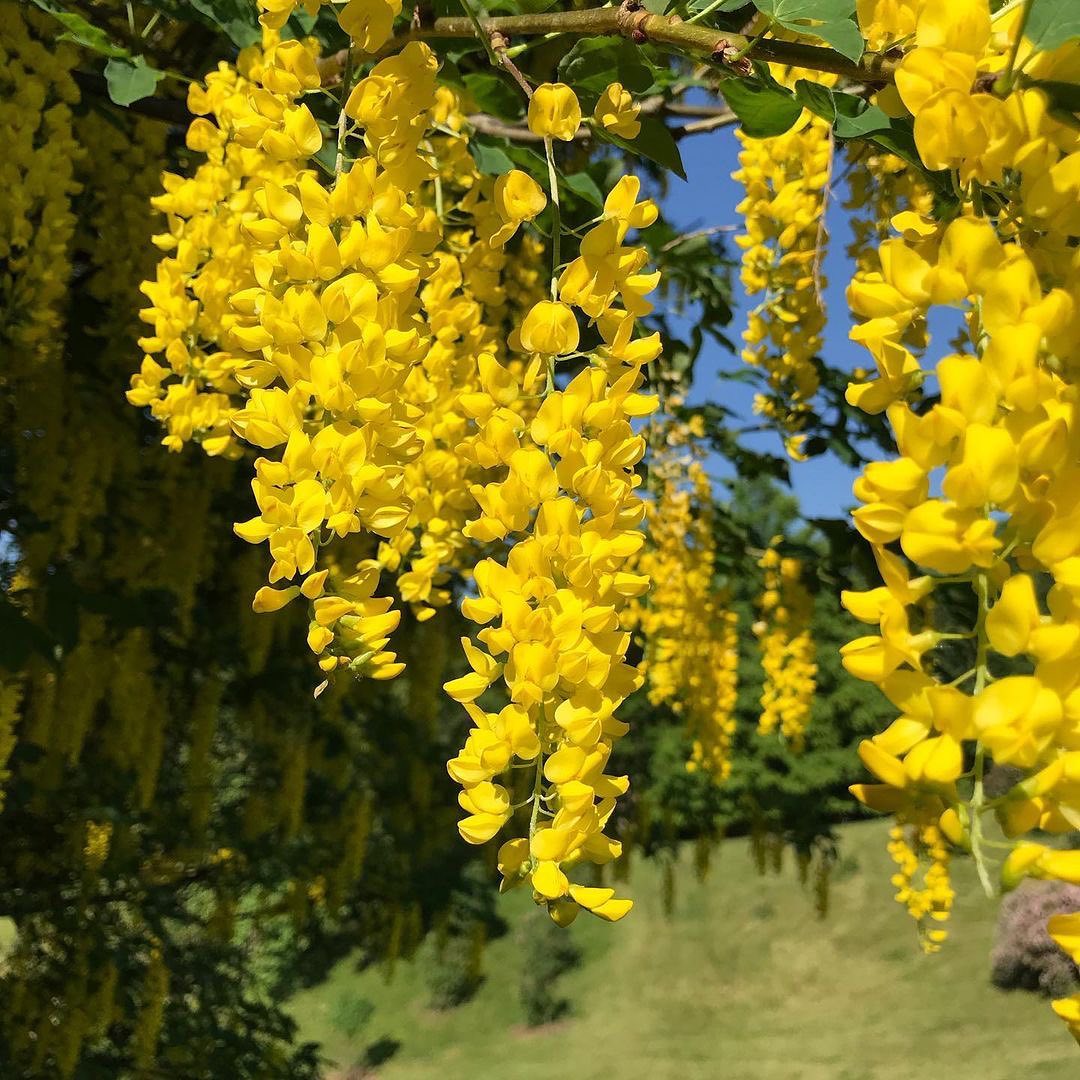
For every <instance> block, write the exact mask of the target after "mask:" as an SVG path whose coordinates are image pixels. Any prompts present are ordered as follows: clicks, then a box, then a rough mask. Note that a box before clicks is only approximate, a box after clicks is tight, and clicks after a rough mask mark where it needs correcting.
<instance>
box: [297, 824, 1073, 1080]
mask: <svg viewBox="0 0 1080 1080" xmlns="http://www.w3.org/2000/svg"><path fill="white" fill-rule="evenodd" d="M841 832H842V840H841V858H842V862H843V867H842V869H841V872H840V873H839V874H837V875H836V876H837V878H838V879H839V880H836V881H834V883H833V887H832V895H831V903H830V911H829V915H828V918H827V919H825V920H824V921H819V920H818V918H817V917H816V915H815V913H814V910H813V903H812V898H811V896H810V895H809V894H808V893H807V892H804V891H803V890H802V888H801V887H800V886H799V884H798V881H797V879H796V875H795V868H794V866H793V865H791V862H790V860H789V862H788V864H787V865H785V867H784V869H783V871H782V873H781V874H780V875H779V876H771V875H770V876H768V877H765V878H761V877H758V876H757V874H756V872H755V871H754V868H753V865H752V863H751V860H750V857H749V851H748V845H747V843H746V842H745V841H742V840H734V841H730V842H728V843H726V844H724V845H723V846H722V849H721V850H720V851H718V852H717V853H716V855H715V856H714V861H713V869H712V871H711V873H710V875H709V877H708V879H707V880H706V881H705V882H703V883H700V882H698V881H697V880H696V879H695V876H694V872H693V866H692V859H691V852H690V851H689V850H687V851H686V852H684V854H683V858H682V860H681V863H680V865H679V867H678V875H677V889H676V895H675V903H674V910H673V911H672V913H671V915H670V916H668V915H665V913H664V911H663V903H662V882H661V873H660V869H659V867H658V866H657V865H656V864H654V863H649V862H646V861H643V860H639V861H637V862H636V863H635V865H634V867H633V873H632V876H631V880H630V883H629V885H628V886H627V889H628V891H629V893H630V894H631V895H632V896H633V897H634V898H635V900H636V901H637V906H636V908H635V910H634V912H633V913H632V914H631V915H630V917H629V918H627V919H626V920H625V921H624V922H622V923H620V924H619V925H617V926H608V925H605V924H601V923H599V922H598V921H597V920H592V919H585V918H581V919H579V920H578V922H577V923H576V924H575V925H574V927H573V928H572V929H571V931H570V933H573V934H575V935H576V936H577V938H578V941H579V943H580V944H581V946H582V948H583V949H584V950H585V962H584V963H583V964H582V966H581V967H580V968H578V969H577V970H575V971H573V972H571V973H569V974H568V975H566V976H565V977H564V978H563V979H561V980H560V985H559V992H560V993H563V994H565V995H566V996H568V997H569V998H570V1000H571V1002H572V1004H573V1011H572V1015H571V1016H570V1017H568V1018H567V1019H566V1020H565V1021H562V1022H560V1023H559V1024H557V1025H554V1026H552V1027H550V1028H546V1029H540V1030H538V1031H533V1032H531V1031H528V1030H527V1029H525V1028H524V1026H523V1021H522V1014H521V1009H520V1006H519V1004H518V1000H517V992H518V980H519V976H520V972H521V951H520V932H521V931H520V927H521V924H522V920H523V919H526V918H541V917H543V916H542V914H541V913H540V912H538V911H536V910H534V909H533V907H532V905H531V903H529V901H528V897H526V896H517V895H515V896H511V897H506V898H504V899H503V900H502V901H500V902H501V903H502V905H503V914H504V915H505V916H506V918H507V920H508V921H509V922H510V925H511V928H510V932H509V933H508V934H507V935H506V936H505V937H504V938H502V939H500V940H498V941H496V942H493V943H492V944H491V945H490V946H489V948H488V950H487V952H486V954H485V958H484V972H485V975H486V979H485V982H484V984H483V986H482V987H481V988H480V990H479V992H478V993H477V995H476V997H475V999H474V1000H473V1001H471V1002H469V1003H468V1004H466V1005H464V1006H461V1007H460V1008H458V1009H455V1010H452V1011H450V1012H446V1013H436V1012H433V1011H431V1010H430V1009H428V1008H427V1005H426V1001H427V990H426V987H425V983H424V962H425V961H424V957H425V955H426V954H424V953H422V954H421V956H420V957H419V958H418V959H417V960H415V961H412V962H409V963H401V964H398V965H397V969H396V971H395V973H394V976H393V978H392V980H391V981H390V982H386V981H385V980H384V977H383V974H382V973H381V972H380V971H378V970H369V971H366V972H362V973H357V971H356V970H355V963H354V962H352V961H350V960H345V961H343V962H342V963H341V964H339V965H338V966H337V967H336V968H335V969H334V971H333V973H332V975H331V977H330V979H329V980H328V981H327V982H326V983H325V984H323V985H322V986H319V987H317V988H315V989H313V990H310V991H306V992H304V993H302V994H300V995H298V996H297V997H296V999H295V1001H294V1010H295V1014H296V1016H297V1018H298V1019H299V1020H300V1022H301V1027H302V1032H301V1033H302V1035H303V1036H304V1037H306V1038H313V1039H318V1040H320V1041H322V1042H323V1044H324V1046H325V1050H326V1053H327V1055H328V1056H329V1057H331V1058H333V1059H334V1060H335V1061H336V1062H338V1063H339V1064H340V1065H342V1066H344V1065H348V1064H351V1063H353V1062H355V1061H356V1060H357V1059H358V1058H359V1057H360V1056H361V1055H362V1053H363V1044H364V1042H373V1041H375V1040H379V1039H382V1040H388V1041H387V1042H384V1043H383V1045H384V1047H391V1046H393V1045H394V1044H399V1045H398V1046H397V1049H396V1051H395V1052H394V1053H393V1056H392V1057H391V1058H390V1059H389V1060H388V1061H386V1062H385V1063H384V1064H382V1065H381V1066H380V1067H379V1069H378V1075H379V1076H380V1077H381V1078H383V1080H436V1078H439V1080H444V1078H445V1080H457V1078H459V1077H461V1078H470V1080H486V1078H487V1077H491V1078H506V1080H534V1078H535V1080H551V1078H553V1077H556V1076H559V1077H562V1076H565V1077H572V1078H573V1080H609V1078H610V1077H613V1076H615V1077H619V1078H620V1080H639V1078H640V1080H698V1078H701V1080H712V1078H717V1080H914V1078H916V1077H930V1076H933V1077H941V1078H943V1080H1018V1078H1021V1077H1033V1078H1034V1077H1038V1078H1039V1080H1065V1078H1066V1077H1068V1078H1070V1080H1075V1078H1076V1077H1077V1076H1080V1050H1078V1049H1077V1047H1076V1046H1075V1045H1074V1043H1073V1041H1072V1039H1071V1037H1070V1036H1069V1035H1068V1034H1067V1033H1066V1031H1065V1028H1064V1026H1063V1025H1062V1024H1061V1023H1060V1021H1058V1020H1057V1018H1056V1017H1055V1016H1054V1015H1053V1013H1052V1012H1051V1010H1050V1008H1049V1005H1048V1004H1046V1002H1045V1001H1042V1000H1040V999H1039V998H1036V997H1034V996H1032V995H1030V994H1025V993H1013V994H1006V993H1003V992H1001V991H999V990H997V989H995V988H994V987H993V986H991V985H990V982H989V979H988V968H989V963H988V954H989V949H990V943H991V938H992V933H993V924H994V919H995V905H994V904H993V903H991V902H990V901H987V900H986V899H985V898H984V897H983V895H982V893H981V891H980V890H979V889H978V886H977V883H976V881H975V878H974V873H973V870H972V867H971V866H970V865H968V864H961V865H959V866H957V867H956V868H955V877H956V881H957V886H958V890H959V892H960V896H959V898H958V901H957V905H956V910H955V913H954V917H953V920H952V923H951V931H952V932H951V936H950V938H949V941H948V942H947V943H946V946H945V948H944V950H943V951H942V952H941V953H940V954H939V955H937V956H931V957H926V956H923V955H922V953H921V951H920V950H919V947H918V943H917V940H916V936H915V932H914V929H913V927H912V925H911V924H910V922H909V920H908V919H907V917H906V916H905V914H904V913H903V911H902V910H901V909H900V908H899V906H898V905H897V904H895V903H894V902H893V900H892V890H891V886H890V884H889V876H890V873H891V865H892V864H891V862H890V861H889V858H888V856H887V854H886V853H885V828H884V826H883V825H882V824H880V823H876V822H875V823H871V824H862V825H852V826H848V827H846V828H844V829H843V830H841ZM352 992H356V993H360V994H362V995H364V996H365V997H368V998H370V999H371V1000H373V1001H374V1002H376V1006H377V1007H376V1011H375V1014H374V1018H373V1019H372V1021H371V1023H370V1025H369V1026H368V1028H367V1029H366V1031H365V1033H364V1035H363V1037H362V1038H361V1039H360V1040H357V1041H354V1042H352V1043H350V1041H349V1040H347V1039H344V1038H343V1037H342V1036H341V1035H340V1033H338V1032H335V1030H334V1028H333V1026H332V1024H331V1022H330V1015H331V1011H332V1009H333V1004H334V1002H335V1000H336V999H337V998H339V997H340V996H341V995H343V994H345V993H352Z"/></svg>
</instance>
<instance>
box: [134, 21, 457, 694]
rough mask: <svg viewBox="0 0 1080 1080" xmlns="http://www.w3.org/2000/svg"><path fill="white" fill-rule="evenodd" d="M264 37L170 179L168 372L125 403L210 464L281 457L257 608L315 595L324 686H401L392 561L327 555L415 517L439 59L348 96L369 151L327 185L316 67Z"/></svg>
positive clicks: (149, 363) (155, 368)
mask: <svg viewBox="0 0 1080 1080" xmlns="http://www.w3.org/2000/svg"><path fill="white" fill-rule="evenodd" d="M267 39H268V41H269V42H270V44H268V45H267V47H266V48H265V49H264V51H263V52H262V53H261V54H259V53H253V54H250V55H249V56H248V57H246V58H245V61H244V62H245V69H246V71H247V74H248V75H249V76H250V80H249V81H248V82H246V83H245V82H243V80H242V79H241V78H240V77H238V76H236V75H234V74H233V73H232V72H231V71H229V70H228V69H223V70H221V71H219V72H217V73H215V75H213V76H211V78H210V79H209V80H208V83H207V88H206V90H205V91H203V90H202V89H201V88H193V91H192V94H191V98H192V101H191V104H192V107H193V110H194V111H196V112H210V113H212V114H213V115H214V117H215V119H216V120H217V124H216V125H214V124H210V123H209V122H208V121H205V120H202V119H201V118H200V119H197V120H195V121H194V122H193V124H192V126H191V130H190V131H189V134H188V142H189V145H192V146H193V148H195V149H204V150H206V151H207V152H208V154H209V160H208V162H207V163H206V165H205V166H202V167H201V168H200V171H198V172H196V175H195V177H194V179H193V180H190V181H183V180H180V179H179V178H176V179H175V180H174V181H170V182H169V186H170V188H171V190H170V191H169V193H168V195H167V196H165V197H164V198H163V200H162V207H161V208H162V209H165V210H167V211H168V212H169V213H170V214H172V215H174V217H173V218H172V219H171V221H174V222H175V225H174V226H173V228H172V229H171V231H170V235H172V234H173V233H175V234H177V240H176V245H175V246H176V250H177V255H176V256H174V257H172V258H169V259H166V260H164V261H163V263H162V265H161V266H160V267H159V273H158V281H157V282H156V283H152V284H148V285H147V286H146V287H145V288H146V291H147V293H148V295H150V296H151V299H152V300H153V301H154V307H153V308H152V309H150V310H149V311H147V312H146V313H144V317H145V318H146V319H147V321H150V322H151V323H152V324H153V325H154V327H155V331H156V333H155V336H154V338H152V339H144V341H143V345H144V347H145V348H147V350H148V351H160V352H162V353H164V355H165V357H166V359H167V360H168V362H169V364H170V367H169V368H165V367H164V366H163V365H160V364H158V363H157V361H155V360H153V359H152V358H149V357H148V358H147V360H145V361H144V364H143V370H142V372H141V374H140V376H138V377H136V380H135V383H134V388H133V391H132V393H131V395H129V396H130V397H131V399H132V401H133V403H135V404H145V403H150V405H151V409H152V411H153V412H154V413H155V414H156V415H158V416H159V417H161V418H163V419H166V420H167V422H168V424H169V427H170V436H169V440H170V441H169V444H170V445H171V446H172V445H174V444H176V446H177V448H178V446H179V444H180V443H182V442H183V440H184V437H185V436H190V435H191V434H193V433H195V432H196V431H200V432H201V438H202V442H203V445H204V447H206V448H207V449H208V451H209V452H211V453H214V452H224V451H232V450H233V442H232V440H233V439H234V438H235V439H236V440H238V441H239V442H241V443H246V444H248V445H250V446H254V447H257V448H259V449H261V450H274V449H277V448H281V454H280V457H260V458H259V459H258V460H257V461H256V462H255V479H254V480H253V483H252V487H253V491H254V494H255V499H256V503H257V505H258V508H259V514H258V516H257V517H255V518H253V519H251V520H250V521H247V522H243V523H240V524H238V525H237V526H236V531H237V534H238V535H239V536H241V537H242V538H243V539H245V540H247V541H249V542H250V543H262V542H265V543H267V544H268V546H269V552H270V556H271V560H272V565H271V568H270V573H269V585H268V586H266V587H264V588H262V589H260V590H259V592H258V593H257V595H256V597H255V603H254V606H255V610H256V611H267V612H268V611H274V610H277V609H279V608H281V607H283V606H284V605H285V604H287V603H289V602H290V601H291V600H292V599H294V598H295V597H297V596H301V595H302V596H303V597H304V598H305V599H306V600H307V601H308V602H309V603H310V605H311V611H312V617H311V625H310V632H309V634H308V644H309V646H310V648H311V650H312V651H313V652H314V653H315V654H316V655H317V656H318V657H319V666H320V667H321V668H322V670H323V671H324V672H325V673H326V674H327V675H328V676H329V675H331V674H333V673H334V672H335V671H336V670H338V669H339V668H348V669H349V670H350V671H351V672H352V673H354V674H357V675H361V674H363V675H369V676H372V677H375V678H390V677H392V676H393V675H395V674H397V673H398V672H399V671H400V670H401V667H402V665H401V664H399V663H397V661H396V658H395V656H394V654H393V653H392V652H388V651H387V650H386V648H385V646H386V644H387V641H388V637H389V634H390V633H391V632H392V631H393V629H394V628H395V626H396V625H397V622H398V620H399V618H400V615H399V614H398V613H397V612H394V611H391V610H389V608H390V601H389V600H386V599H380V598H377V597H376V596H375V594H374V590H375V587H376V585H377V583H378V576H379V566H378V564H377V563H374V562H371V561H370V560H369V561H361V562H360V563H359V564H357V563H356V562H355V560H353V561H352V562H351V563H349V562H348V561H342V560H341V559H340V558H338V557H337V556H336V555H333V554H330V555H327V556H326V557H324V558H321V559H320V554H319V553H320V549H322V548H323V547H325V546H327V545H329V544H331V543H332V541H333V540H334V539H335V538H337V539H338V540H339V541H343V540H344V539H345V538H347V537H349V536H351V535H353V534H357V533H360V534H362V535H365V536H375V537H381V538H383V539H385V540H387V541H393V539H394V538H395V537H397V536H399V535H401V533H402V532H403V531H404V530H405V528H406V526H407V525H408V522H409V519H410V514H411V510H412V506H411V501H410V499H409V497H408V495H407V493H406V491H405V474H404V470H405V468H406V466H407V465H408V464H409V463H410V462H411V461H413V460H414V459H415V458H416V457H417V455H418V454H419V453H420V451H421V449H422V444H421V441H420V438H419V436H418V434H417V431H416V422H417V420H418V418H419V417H420V415H421V413H420V410H419V408H417V406H415V405H414V404H411V403H410V402H409V401H408V399H407V397H406V395H405V394H404V393H403V390H404V386H405V383H406V381H407V379H408V377H409V374H410V372H411V370H412V368H413V367H414V365H415V364H416V363H417V362H418V360H419V359H420V358H421V356H423V355H424V352H425V349H426V345H427V341H428V338H427V327H426V324H425V323H424V322H422V321H421V320H420V319H418V318H417V315H416V312H417V307H418V291H419V289H420V286H421V283H422V281H423V280H424V278H425V277H426V276H427V275H428V274H429V273H430V271H431V269H432V267H433V264H432V263H431V262H430V260H429V258H428V255H429V253H430V252H431V250H432V249H433V248H434V246H435V245H436V243H437V242H438V239H439V236H440V225H439V222H438V220H437V219H436V217H435V215H434V212H433V211H432V210H431V209H429V208H427V207H426V206H424V205H423V203H422V201H421V199H420V197H419V192H420V190H421V188H422V186H423V185H424V183H425V182H427V181H429V180H430V179H431V178H432V177H433V176H434V168H433V167H432V165H431V164H430V163H429V161H428V160H427V158H426V157H425V154H424V152H423V150H422V146H421V144H422V143H423V141H424V139H425V137H426V134H427V131H428V129H429V126H430V124H431V122H432V114H433V110H434V108H435V105H436V99H435V67H436V63H435V59H434V56H433V54H432V53H431V52H430V50H429V49H428V48H427V47H426V46H425V45H422V44H419V43H411V44H409V45H407V46H406V47H405V49H404V50H403V51H402V52H401V53H400V54H398V55H396V56H391V57H388V58H386V59H385V60H382V61H380V62H379V63H378V64H376V65H375V66H374V67H373V68H372V70H371V72H370V74H369V75H368V76H367V77H366V78H363V79H361V80H360V81H359V82H358V83H357V84H356V85H355V87H352V88H351V91H350V92H349V94H348V99H347V101H345V103H344V106H343V110H344V113H345V115H346V117H347V118H349V119H351V120H352V121H355V123H356V124H357V126H358V128H359V129H360V131H361V132H362V137H363V145H364V149H365V150H366V153H365V154H363V155H361V156H360V157H359V158H358V159H357V160H356V161H355V162H354V163H353V164H352V167H351V168H349V169H348V170H347V171H346V170H345V169H344V168H342V167H341V163H342V155H341V154H339V169H338V172H337V174H336V176H335V178H334V182H333V183H332V185H331V186H330V187H326V186H324V185H323V184H322V183H321V182H320V180H319V178H318V176H317V174H316V172H315V171H313V170H312V169H311V168H310V167H309V166H308V162H309V159H310V157H311V156H312V155H313V154H315V153H316V152H317V151H318V150H319V148H320V147H321V145H322V136H321V134H320V131H319V128H318V125H317V123H316V121H315V119H314V116H313V115H312V113H311V111H310V109H309V108H308V106H307V105H306V104H305V103H304V102H303V101H302V100H301V99H302V97H303V95H304V94H305V93H307V92H310V91H312V90H314V89H317V88H318V87H319V85H320V76H319V72H318V69H317V67H316V63H315V61H316V57H315V54H314V53H313V52H312V51H311V50H310V49H309V48H308V47H307V46H306V45H304V44H303V43H300V42H295V41H289V42H282V43H276V42H274V35H273V33H272V32H270V31H267ZM346 89H348V88H346ZM206 230H209V233H207V231H206ZM223 230H224V235H222V231H223ZM211 241H216V242H211ZM166 246H172V245H166ZM223 250H224V251H226V252H227V253H228V254H227V257H226V258H224V259H222V258H221V257H220V252H222V251H223ZM204 252H209V253H210V258H209V260H208V261H206V262H203V261H202V259H203V258H204V255H203V253H204ZM200 390H205V392H202V393H200ZM200 399H202V400H200ZM234 399H236V400H234ZM174 402H184V404H183V406H182V408H180V410H179V411H180V413H181V414H182V416H183V420H182V421H178V416H177V413H178V409H177V408H176V407H175V406H174V404H173V403H174ZM204 402H205V406H204V405H203V403H204ZM200 409H201V411H200ZM177 427H179V428H180V430H179V431H177V430H176V428H177ZM223 427H224V428H225V430H224V431H222V430H221V429H222V428H223ZM208 442H209V443H210V445H209V446H208V445H207V444H208Z"/></svg>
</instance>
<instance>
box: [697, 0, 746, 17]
mask: <svg viewBox="0 0 1080 1080" xmlns="http://www.w3.org/2000/svg"><path fill="white" fill-rule="evenodd" d="M714 3H715V0H692V2H691V4H690V7H689V10H690V14H691V15H696V14H697V13H698V12H699V11H704V10H705V9H706V8H712V10H713V11H715V12H721V11H738V10H739V8H744V7H746V6H747V4H749V3H750V0H724V2H723V3H722V4H720V5H719V6H718V7H713V4H714Z"/></svg>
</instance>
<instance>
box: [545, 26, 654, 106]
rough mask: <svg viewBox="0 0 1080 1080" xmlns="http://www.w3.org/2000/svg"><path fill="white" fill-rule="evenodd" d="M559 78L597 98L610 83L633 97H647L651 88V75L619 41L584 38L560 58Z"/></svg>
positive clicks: (635, 51)
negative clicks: (636, 95)
mask: <svg viewBox="0 0 1080 1080" xmlns="http://www.w3.org/2000/svg"><path fill="white" fill-rule="evenodd" d="M559 77H560V78H561V79H562V80H563V81H564V82H567V83H569V84H570V85H571V86H573V87H574V89H575V90H585V91H588V92H591V93H593V94H596V95H597V96H599V95H600V94H602V93H603V92H604V91H605V90H606V89H607V88H608V85H609V84H611V83H613V82H619V83H622V84H623V86H624V87H626V89H627V90H629V91H630V92H631V93H633V94H647V93H649V92H650V91H651V90H652V88H653V73H652V71H650V70H649V67H648V65H646V64H645V63H644V62H643V61H642V59H641V54H640V52H639V50H638V48H637V47H636V46H634V45H632V44H631V43H630V42H629V41H625V40H624V39H622V38H620V39H618V40H615V41H610V40H605V39H603V38H584V39H582V40H581V41H579V42H578V43H577V44H576V45H575V46H574V47H573V48H572V49H571V50H570V52H568V53H567V54H566V56H564V57H563V59H562V61H561V62H560V64H559Z"/></svg>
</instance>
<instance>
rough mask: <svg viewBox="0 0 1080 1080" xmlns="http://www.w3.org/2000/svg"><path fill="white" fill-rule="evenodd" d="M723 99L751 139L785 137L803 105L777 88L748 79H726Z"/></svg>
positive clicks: (723, 86)
mask: <svg viewBox="0 0 1080 1080" xmlns="http://www.w3.org/2000/svg"><path fill="white" fill-rule="evenodd" d="M720 91H721V93H722V94H723V95H724V100H725V101H726V102H727V103H728V105H730V106H731V111H732V112H733V113H734V114H735V115H736V116H737V117H738V118H739V122H740V123H741V124H742V129H743V131H744V132H745V133H746V134H747V135H749V136H750V138H752V139H769V138H772V137H773V136H774V135H783V134H784V132H785V131H787V130H788V129H789V128H790V127H791V125H792V124H794V123H795V121H796V120H798V119H799V116H800V114H801V113H802V105H800V104H799V102H797V101H796V100H795V98H794V97H793V96H792V95H791V94H789V93H788V92H787V91H786V90H784V89H783V88H781V87H780V86H778V85H776V84H775V83H774V84H772V85H769V84H766V83H760V82H752V81H751V80H749V79H725V80H724V81H723V83H722V84H721V87H720Z"/></svg>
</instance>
